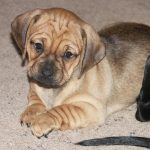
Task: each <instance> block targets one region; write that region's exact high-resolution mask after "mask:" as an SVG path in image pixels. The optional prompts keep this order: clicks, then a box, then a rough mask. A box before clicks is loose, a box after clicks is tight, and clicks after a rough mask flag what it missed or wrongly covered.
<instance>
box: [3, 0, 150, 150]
mask: <svg viewBox="0 0 150 150" xmlns="http://www.w3.org/2000/svg"><path fill="white" fill-rule="evenodd" d="M37 7H39V8H47V7H63V8H67V9H70V10H72V11H74V12H75V13H76V14H78V15H79V16H80V17H81V18H83V19H85V20H86V21H87V22H89V23H90V24H92V25H93V26H94V27H95V28H96V29H97V30H98V29H100V28H101V27H103V26H105V25H107V24H110V23H113V22H117V21H119V22H120V21H135V22H140V23H145V24H149V25H150V1H149V0H124V1H123V0H0V45H1V47H0V150H140V149H144V148H136V147H128V146H109V147H107V146H102V147H80V146H75V145H73V144H72V143H74V142H77V141H80V140H84V139H89V138H96V137H105V136H118V135H137V136H146V137H150V123H140V122H138V121H136V120H135V117H134V115H135V111H136V105H134V106H132V107H130V108H128V109H126V110H123V111H121V112H118V113H116V114H114V115H112V116H111V117H110V118H108V119H107V121H106V123H105V125H103V126H102V127H98V126H97V127H94V128H86V129H80V130H74V131H65V132H61V131H56V132H52V133H51V134H50V135H49V137H48V139H46V138H42V139H37V138H36V137H34V136H33V135H32V134H31V132H30V129H29V128H26V127H21V125H20V123H19V115H20V113H21V112H22V111H23V110H24V108H25V106H26V103H27V100H26V96H27V92H28V83H27V78H26V72H25V70H24V68H23V67H21V58H20V56H19V55H18V53H17V51H16V50H15V47H14V45H13V44H12V41H11V39H10V24H11V21H12V20H13V19H14V17H15V16H16V15H18V14H20V13H22V12H24V11H27V10H30V9H33V8H37Z"/></svg>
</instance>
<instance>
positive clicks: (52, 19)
mask: <svg viewBox="0 0 150 150" xmlns="http://www.w3.org/2000/svg"><path fill="white" fill-rule="evenodd" d="M12 34H13V36H14V39H15V41H16V43H17V44H18V46H19V48H20V49H21V50H22V54H23V57H24V58H25V56H26V54H27V58H28V65H27V66H28V76H29V77H30V78H31V79H33V80H34V81H36V82H38V83H40V84H42V85H44V86H47V87H51V88H55V87H60V86H62V85H63V84H65V83H67V82H68V81H69V79H70V78H71V77H72V76H73V75H78V78H80V77H81V76H82V74H83V73H84V72H86V71H88V70H89V69H90V68H91V67H93V66H94V65H96V64H97V63H98V62H100V61H101V60H102V58H103V57H104V55H105V49H104V44H103V43H102V42H101V39H100V37H99V36H98V34H97V33H96V32H95V30H94V29H93V28H92V27H91V26H90V25H88V24H87V23H85V22H84V21H83V20H81V19H80V18H79V17H78V16H76V15H75V14H73V13H72V12H70V11H68V10H65V9H60V8H52V9H36V10H33V11H29V12H26V13H24V14H22V15H19V16H17V17H16V18H15V19H14V21H13V22H12Z"/></svg>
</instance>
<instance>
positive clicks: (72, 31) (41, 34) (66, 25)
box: [28, 8, 82, 51]
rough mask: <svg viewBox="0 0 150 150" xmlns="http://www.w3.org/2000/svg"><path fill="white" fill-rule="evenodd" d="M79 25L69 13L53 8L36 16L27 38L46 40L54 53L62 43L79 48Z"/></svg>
mask: <svg viewBox="0 0 150 150" xmlns="http://www.w3.org/2000/svg"><path fill="white" fill-rule="evenodd" d="M81 24H82V20H81V19H80V18H79V17H77V16H76V15H74V14H73V13H71V12H70V11H66V10H64V9H57V8H55V9H51V10H49V11H43V12H42V13H41V14H40V15H37V16H36V19H35V22H34V24H33V25H32V27H31V28H30V32H29V36H28V37H29V38H33V40H34V39H38V38H42V40H46V43H47V45H51V51H55V50H56V49H57V47H58V46H59V44H60V43H61V44H62V42H67V43H68V44H69V43H70V44H72V45H73V44H75V45H78V46H81V45H82V44H81V43H80V42H81V38H82V37H81V28H80V25H81ZM79 49H80V48H79Z"/></svg>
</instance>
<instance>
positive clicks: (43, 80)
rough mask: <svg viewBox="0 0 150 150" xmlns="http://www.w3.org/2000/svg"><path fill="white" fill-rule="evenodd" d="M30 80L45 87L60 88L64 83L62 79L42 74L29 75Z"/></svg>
mask: <svg viewBox="0 0 150 150" xmlns="http://www.w3.org/2000/svg"><path fill="white" fill-rule="evenodd" d="M29 80H31V81H32V82H35V83H37V84H38V85H39V86H42V87H45V88H59V87H61V86H63V84H60V81H58V80H56V79H54V78H53V77H45V76H42V75H34V76H32V77H29Z"/></svg>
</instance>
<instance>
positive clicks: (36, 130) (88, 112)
mask: <svg viewBox="0 0 150 150" xmlns="http://www.w3.org/2000/svg"><path fill="white" fill-rule="evenodd" d="M105 111H106V108H105V107H104V106H103V105H102V104H100V103H99V102H98V101H97V100H95V99H94V98H91V97H90V96H88V97H87V96H75V97H72V98H71V99H69V100H67V101H65V102H64V104H62V105H59V106H56V107H54V108H52V109H50V110H49V111H47V112H46V113H43V114H40V115H38V116H37V117H36V118H35V120H34V121H33V122H32V124H31V129H32V132H33V134H34V135H36V136H37V137H41V136H43V135H47V134H48V133H49V132H50V131H51V130H53V129H54V130H56V129H60V130H66V129H75V128H81V127H86V126H90V125H93V124H98V123H99V124H102V123H104V120H105V114H106V112H105Z"/></svg>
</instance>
